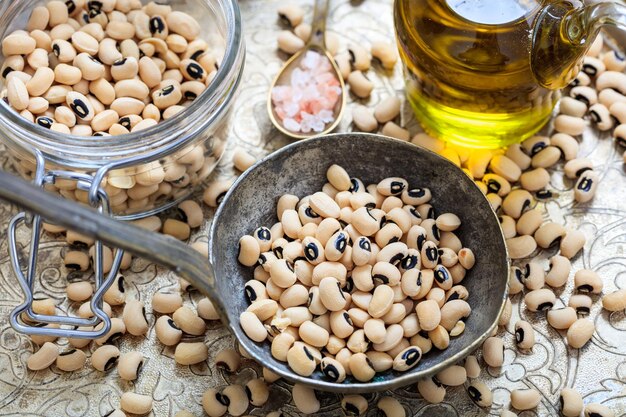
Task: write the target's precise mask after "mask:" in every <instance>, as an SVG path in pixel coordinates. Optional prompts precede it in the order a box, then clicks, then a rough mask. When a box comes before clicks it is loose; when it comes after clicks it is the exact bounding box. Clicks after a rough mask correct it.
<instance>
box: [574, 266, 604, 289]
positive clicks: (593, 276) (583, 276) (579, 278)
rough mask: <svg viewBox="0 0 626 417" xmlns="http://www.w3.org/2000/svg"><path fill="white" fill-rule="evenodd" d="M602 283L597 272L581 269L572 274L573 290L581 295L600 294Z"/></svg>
mask: <svg viewBox="0 0 626 417" xmlns="http://www.w3.org/2000/svg"><path fill="white" fill-rule="evenodd" d="M603 286H604V285H603V282H602V278H601V277H600V275H598V273H597V272H595V271H592V270H589V269H581V270H579V271H576V274H574V289H575V290H576V291H578V292H580V293H583V294H600V293H602V288H603Z"/></svg>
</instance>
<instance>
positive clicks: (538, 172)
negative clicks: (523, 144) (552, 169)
mask: <svg viewBox="0 0 626 417" xmlns="http://www.w3.org/2000/svg"><path fill="white" fill-rule="evenodd" d="M542 152H544V151H542ZM539 155H540V154H537V156H539ZM549 182H550V174H549V173H548V171H546V169H545V168H536V169H533V170H531V171H526V172H524V173H523V174H522V175H521V176H520V183H521V185H522V188H524V189H525V190H527V191H539V190H542V189H544V188H545V187H546V186H547V185H548V183H549ZM505 201H506V199H505Z"/></svg>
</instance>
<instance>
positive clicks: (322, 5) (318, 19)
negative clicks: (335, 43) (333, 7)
mask: <svg viewBox="0 0 626 417" xmlns="http://www.w3.org/2000/svg"><path fill="white" fill-rule="evenodd" d="M329 1H330V0H315V3H314V4H313V24H311V38H310V39H309V44H310V45H317V46H319V47H321V48H322V49H326V40H325V38H324V33H326V17H327V16H328V3H329Z"/></svg>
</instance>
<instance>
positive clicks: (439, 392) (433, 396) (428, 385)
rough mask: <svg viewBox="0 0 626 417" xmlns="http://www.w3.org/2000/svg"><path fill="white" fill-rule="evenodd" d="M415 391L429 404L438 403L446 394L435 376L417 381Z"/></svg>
mask: <svg viewBox="0 0 626 417" xmlns="http://www.w3.org/2000/svg"><path fill="white" fill-rule="evenodd" d="M417 391H418V392H419V393H420V395H421V396H422V397H423V398H424V400H426V401H427V402H429V403H431V404H439V403H441V402H442V401H443V399H444V397H445V396H446V389H445V387H444V386H443V385H442V384H441V383H440V382H439V381H437V379H435V378H424V379H420V380H419V381H417Z"/></svg>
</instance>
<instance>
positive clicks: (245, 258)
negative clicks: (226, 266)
mask: <svg viewBox="0 0 626 417" xmlns="http://www.w3.org/2000/svg"><path fill="white" fill-rule="evenodd" d="M260 254H261V249H260V247H259V242H258V241H257V240H256V239H255V238H254V237H252V236H250V235H246V236H243V237H242V238H241V239H239V255H238V257H237V260H238V261H239V262H240V263H241V264H242V265H244V266H254V265H255V264H256V263H257V261H258V260H259V256H260Z"/></svg>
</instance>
